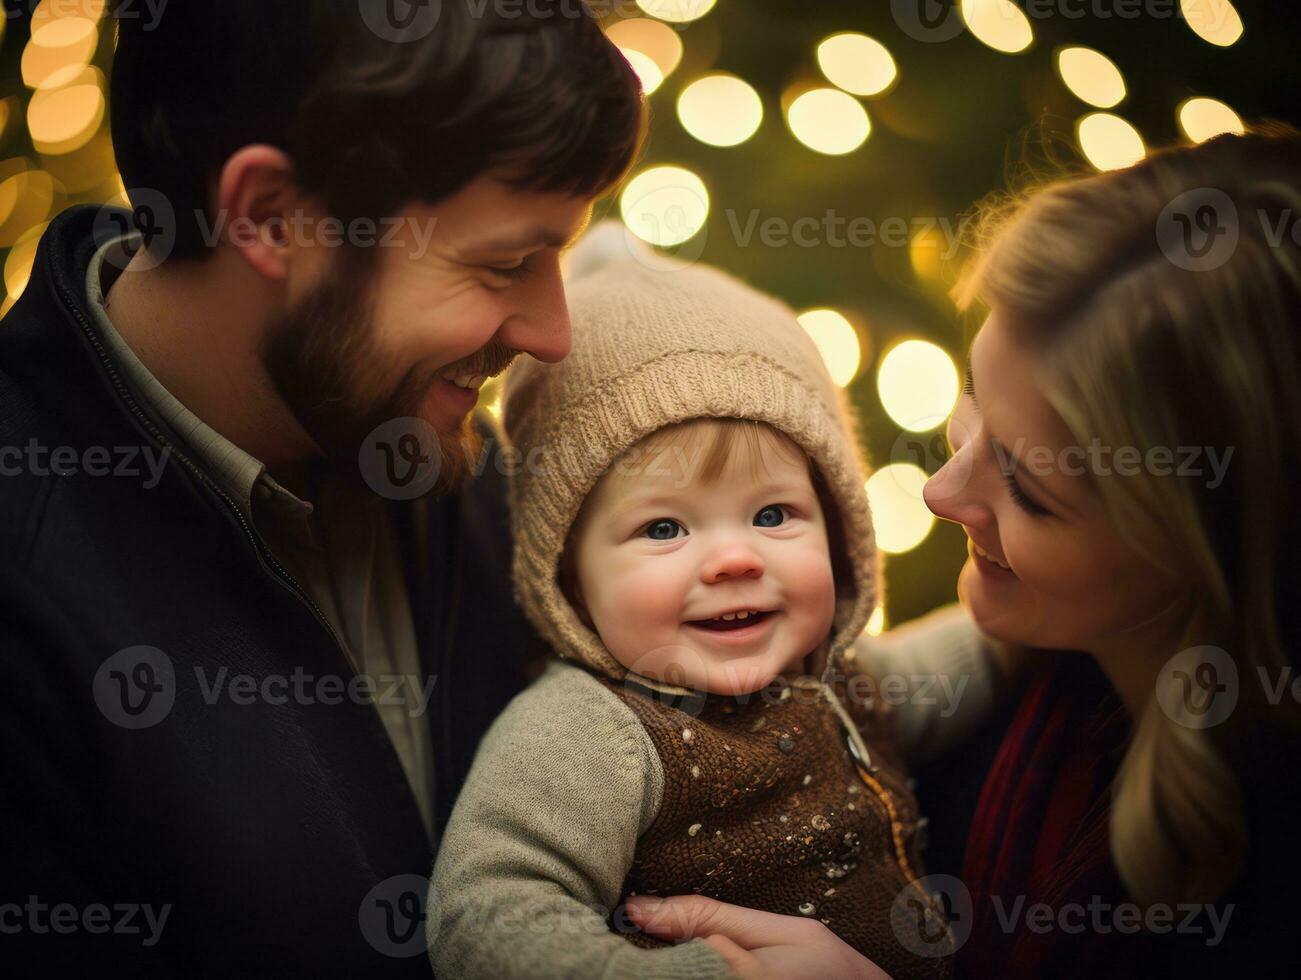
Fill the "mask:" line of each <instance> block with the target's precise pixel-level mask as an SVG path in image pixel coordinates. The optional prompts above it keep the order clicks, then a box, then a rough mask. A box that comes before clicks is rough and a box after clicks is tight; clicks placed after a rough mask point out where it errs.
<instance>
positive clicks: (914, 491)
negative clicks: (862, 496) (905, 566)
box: [867, 463, 935, 555]
mask: <svg viewBox="0 0 1301 980" xmlns="http://www.w3.org/2000/svg"><path fill="white" fill-rule="evenodd" d="M927 479H929V478H928V477H927V475H926V471H925V470H923V469H922V468H921V467H919V466H915V465H914V464H912V463H891V464H890V465H889V466H883V467H882V468H881V469H879V470H877V471H876V472H875V473H873V474H872V476H871V477H870V478H869V479H868V481H867V499H868V503H869V505H870V506H871V508H872V524H873V526H874V527H875V529H876V544H877V547H878V548H880V549H881V550H882V551H884V552H885V553H886V554H888V555H899V554H903V553H904V552H905V551H912V549H913V548H916V547H917V546H918V545H919V544H921V543H922V542H923V541H925V540H926V535H928V534H930V533H931V528H932V527H934V526H935V515H934V514H932V513H931V512H930V510H928V509H927V507H926V502H925V501H924V500H923V499H922V487H924V486H925V485H926V481H927Z"/></svg>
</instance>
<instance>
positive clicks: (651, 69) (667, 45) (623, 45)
mask: <svg viewBox="0 0 1301 980" xmlns="http://www.w3.org/2000/svg"><path fill="white" fill-rule="evenodd" d="M606 34H607V36H608V37H609V38H610V40H611V41H613V42H614V44H615V45H617V46H618V48H619V50H620V51H622V52H623V54H624V57H625V58H627V59H628V62H629V63H630V64H631V65H632V66H633V69H634V70H635V71H636V72H637V74H638V76H639V77H640V78H641V80H642V88H643V89H644V90H645V92H646V94H647V95H650V94H651V93H652V92H654V91H655V90H656V89H657V88H659V86H660V85H661V84H662V83H663V82H664V80H665V79H666V78H668V77H669V76H670V75H672V74H673V72H674V70H675V69H676V68H677V67H678V65H679V64H680V63H681V61H682V38H680V37H679V36H678V32H677V31H675V30H674V29H673V28H671V27H669V25H668V24H664V23H661V22H660V21H658V20H649V19H648V18H646V17H633V18H631V19H629V20H621V21H619V23H617V24H614V25H612V26H611V27H610V29H609V30H608V31H607V32H606Z"/></svg>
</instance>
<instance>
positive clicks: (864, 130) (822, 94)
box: [786, 88, 872, 156]
mask: <svg viewBox="0 0 1301 980" xmlns="http://www.w3.org/2000/svg"><path fill="white" fill-rule="evenodd" d="M786 124H787V125H788V126H789V127H790V130H791V132H792V133H794V134H795V138H796V139H798V140H799V141H800V142H801V143H803V144H804V145H805V146H807V147H808V148H809V149H810V150H816V151H817V152H818V153H825V154H828V155H829V156H839V155H841V154H845V153H850V152H852V151H854V150H856V149H858V148H859V147H860V146H862V145H863V142H864V141H865V140H866V139H867V137H868V136H869V135H870V134H871V132H872V123H871V120H869V119H868V117H867V110H866V109H864V108H863V107H862V105H860V104H859V102H858V100H857V99H855V98H854V97H853V96H852V95H847V94H845V93H844V92H842V91H840V89H836V88H815V89H812V90H810V91H808V92H805V93H804V94H803V95H801V96H800V97H799V98H797V99H796V100H795V101H794V102H792V103H791V104H790V107H789V108H788V109H787V110H786Z"/></svg>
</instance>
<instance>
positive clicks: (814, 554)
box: [780, 547, 836, 627]
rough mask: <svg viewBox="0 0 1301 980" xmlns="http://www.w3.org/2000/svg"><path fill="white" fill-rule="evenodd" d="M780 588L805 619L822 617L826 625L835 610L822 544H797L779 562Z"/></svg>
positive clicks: (831, 577)
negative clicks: (781, 582) (812, 545)
mask: <svg viewBox="0 0 1301 980" xmlns="http://www.w3.org/2000/svg"><path fill="white" fill-rule="evenodd" d="M780 568H781V575H782V579H783V587H784V588H783V591H784V592H785V593H786V595H787V596H788V597H789V598H790V600H791V604H792V605H797V606H798V610H797V611H799V612H800V613H802V614H804V615H806V616H808V617H809V618H817V619H819V620H823V619H825V621H826V623H827V625H828V627H830V624H831V620H832V619H833V618H834V616H835V612H836V580H835V575H834V574H833V573H832V571H831V556H830V555H829V554H828V553H827V550H826V548H825V547H821V548H818V547H808V548H805V547H800V548H797V549H792V550H791V551H790V552H789V553H788V554H786V555H783V556H782V558H781V562H780Z"/></svg>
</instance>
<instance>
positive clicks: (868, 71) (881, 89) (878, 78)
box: [818, 32, 899, 95]
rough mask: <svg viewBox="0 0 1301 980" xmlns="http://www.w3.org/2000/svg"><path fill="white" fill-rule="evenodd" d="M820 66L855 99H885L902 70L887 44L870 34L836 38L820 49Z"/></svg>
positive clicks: (828, 76)
mask: <svg viewBox="0 0 1301 980" xmlns="http://www.w3.org/2000/svg"><path fill="white" fill-rule="evenodd" d="M818 66H819V67H820V68H821V69H822V74H824V75H826V76H827V80H828V81H829V82H831V84H832V85H836V86H838V87H840V88H842V89H844V90H845V91H846V92H851V93H853V94H854V95H882V94H884V93H885V92H887V91H889V90H890V89H891V88H893V87H894V85H895V82H896V81H898V78H899V69H898V67H897V66H896V65H895V63H894V57H893V56H892V55H891V54H890V52H889V51H888V50H886V47H885V45H884V44H882V43H881V42H880V41H878V40H876V38H872V37H868V36H867V35H866V34H856V33H853V32H845V33H843V34H833V35H831V37H829V38H827V39H826V40H825V41H823V42H822V43H821V44H819V45H818Z"/></svg>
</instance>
